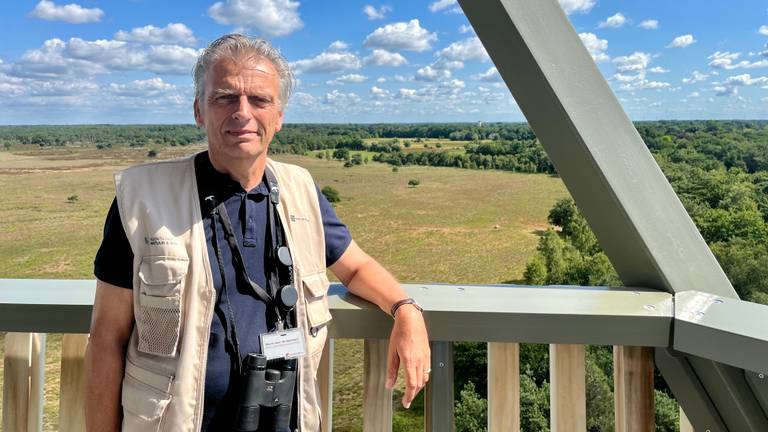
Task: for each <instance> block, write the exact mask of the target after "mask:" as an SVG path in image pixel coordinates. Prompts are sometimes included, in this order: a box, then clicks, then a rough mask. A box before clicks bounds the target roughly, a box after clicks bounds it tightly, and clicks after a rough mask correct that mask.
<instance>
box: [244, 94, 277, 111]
mask: <svg viewBox="0 0 768 432" xmlns="http://www.w3.org/2000/svg"><path fill="white" fill-rule="evenodd" d="M248 102H249V103H250V104H251V106H254V107H257V108H264V107H266V106H268V105H271V104H272V101H270V100H269V99H267V98H263V97H260V96H250V97H248Z"/></svg>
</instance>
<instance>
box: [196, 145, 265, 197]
mask: <svg viewBox="0 0 768 432" xmlns="http://www.w3.org/2000/svg"><path fill="white" fill-rule="evenodd" d="M195 171H197V175H196V177H197V187H198V189H199V190H200V193H201V195H204V196H207V195H210V194H215V195H218V196H222V195H225V196H232V195H235V194H239V193H244V192H245V190H243V187H242V186H241V185H240V183H238V182H236V181H235V180H232V178H231V177H229V175H228V174H225V173H222V172H219V171H217V170H216V168H215V167H214V166H213V164H212V163H211V159H210V157H209V155H208V151H204V152H202V153H199V154H198V155H197V156H196V157H195ZM248 195H264V196H267V195H269V188H268V187H267V180H266V176H263V177H262V179H261V182H260V183H259V184H257V185H256V186H254V187H253V189H251V190H249V191H248Z"/></svg>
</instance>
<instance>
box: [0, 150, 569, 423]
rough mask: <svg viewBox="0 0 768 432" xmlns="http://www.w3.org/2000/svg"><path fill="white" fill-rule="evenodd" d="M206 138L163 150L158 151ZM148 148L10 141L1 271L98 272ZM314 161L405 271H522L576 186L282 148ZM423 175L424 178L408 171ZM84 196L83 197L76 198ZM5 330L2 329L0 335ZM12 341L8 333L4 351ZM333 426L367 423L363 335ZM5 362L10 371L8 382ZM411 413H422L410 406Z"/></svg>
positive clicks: (352, 216)
mask: <svg viewBox="0 0 768 432" xmlns="http://www.w3.org/2000/svg"><path fill="white" fill-rule="evenodd" d="M200 149H201V148H199V147H198V148H194V147H183V148H167V149H163V150H162V151H161V152H160V154H159V156H158V157H159V158H166V157H172V156H178V155H181V154H185V153H191V152H194V151H198V150H200ZM146 152H147V149H129V148H120V149H103V150H96V149H92V148H60V149H39V148H36V147H27V148H15V149H14V150H13V153H9V152H2V151H0V189H1V190H2V191H3V193H4V195H5V198H6V199H4V200H0V238H2V239H3V241H2V242H0V277H2V278H90V277H92V276H91V275H92V261H93V256H94V254H95V252H96V249H97V248H98V245H99V242H100V240H101V235H102V227H103V222H104V216H105V215H106V211H107V209H108V207H109V204H110V201H111V200H112V197H113V195H114V190H113V183H112V173H113V172H114V171H115V170H117V169H120V168H122V167H125V166H127V165H130V164H134V163H138V162H143V161H146V160H148V158H147V157H146ZM278 159H280V160H283V161H287V162H292V163H297V164H299V165H302V166H305V167H306V168H308V169H310V171H312V173H313V175H314V176H315V179H316V181H317V182H318V184H319V185H320V186H326V185H331V186H333V187H334V188H336V189H337V190H338V191H339V192H340V194H341V197H342V202H341V203H339V204H337V205H336V211H337V212H338V214H339V216H340V217H341V218H342V220H343V221H345V223H347V224H348V225H349V227H350V230H351V231H352V233H353V235H354V237H355V239H356V241H357V242H358V243H359V244H360V245H361V246H362V247H363V248H364V249H366V250H367V251H368V252H369V253H370V254H371V255H373V256H374V257H376V258H378V259H379V261H381V262H382V263H383V264H384V265H385V266H386V267H388V268H389V269H390V270H391V271H392V272H393V273H394V274H395V275H396V276H397V277H398V278H399V279H400V280H402V281H408V282H446V283H458V282H461V283H499V282H510V281H518V280H520V279H521V277H522V271H523V269H524V266H525V263H526V261H527V260H528V258H529V257H530V256H531V254H532V253H533V252H534V250H535V248H536V244H537V241H538V237H537V232H538V230H540V229H542V228H544V227H546V214H547V211H548V210H549V208H550V207H551V206H552V204H553V202H554V201H555V200H556V199H558V198H561V197H564V196H566V195H567V192H566V191H565V188H564V187H563V185H562V183H561V182H560V180H559V179H556V178H552V177H548V176H544V175H526V174H512V173H506V172H499V171H470V170H460V169H453V168H432V167H405V168H400V170H399V172H396V173H394V172H392V170H391V169H390V167H388V166H386V165H381V164H376V163H370V164H368V165H365V166H358V167H354V168H343V167H342V166H341V163H340V162H333V161H326V160H320V159H316V158H313V157H302V156H292V155H281V156H280V157H278ZM410 179H418V180H419V181H420V185H419V186H418V187H408V180H410ZM72 195H77V197H78V198H77V200H76V202H74V203H69V202H68V201H67V198H68V197H69V196H72ZM2 339H3V337H2V335H0V342H1V341H2ZM60 341H61V338H60V335H49V336H48V343H47V347H48V358H47V366H46V377H47V378H46V379H47V381H46V386H47V387H46V395H45V397H46V407H45V416H44V417H45V418H44V421H45V430H50V431H53V430H56V429H57V423H58V368H59V363H60ZM2 353H3V348H2V343H0V358H1V357H2ZM334 377H335V379H334V389H335V391H334V429H335V430H340V431H359V430H361V425H360V418H361V413H362V409H361V399H362V398H361V394H362V392H361V386H362V343H361V341H347V340H341V341H338V342H337V345H336V358H335V368H334ZM1 386H2V373H0V387H1ZM409 415H410V416H414V415H415V416H416V417H418V414H416V413H412V414H409Z"/></svg>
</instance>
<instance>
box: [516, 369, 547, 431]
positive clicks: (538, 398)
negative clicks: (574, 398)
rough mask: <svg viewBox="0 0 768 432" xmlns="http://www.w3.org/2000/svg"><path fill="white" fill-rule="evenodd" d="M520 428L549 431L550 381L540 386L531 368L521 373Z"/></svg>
mask: <svg viewBox="0 0 768 432" xmlns="http://www.w3.org/2000/svg"><path fill="white" fill-rule="evenodd" d="M520 430H523V431H526V432H549V383H547V382H546V381H545V382H544V383H543V384H542V386H541V388H539V387H538V386H537V385H536V383H535V382H534V381H533V378H531V376H530V371H529V370H526V371H525V373H521V374H520Z"/></svg>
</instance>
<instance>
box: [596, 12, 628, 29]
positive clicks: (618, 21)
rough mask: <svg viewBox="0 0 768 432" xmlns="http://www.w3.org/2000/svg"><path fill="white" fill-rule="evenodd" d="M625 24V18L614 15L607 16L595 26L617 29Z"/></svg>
mask: <svg viewBox="0 0 768 432" xmlns="http://www.w3.org/2000/svg"><path fill="white" fill-rule="evenodd" d="M626 23H627V17H625V16H624V15H622V14H621V13H616V14H613V15H611V16H609V17H608V18H607V19H606V20H605V21H600V24H598V25H597V27H598V28H606V27H608V28H619V27H621V26H623V25H624V24H626Z"/></svg>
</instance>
